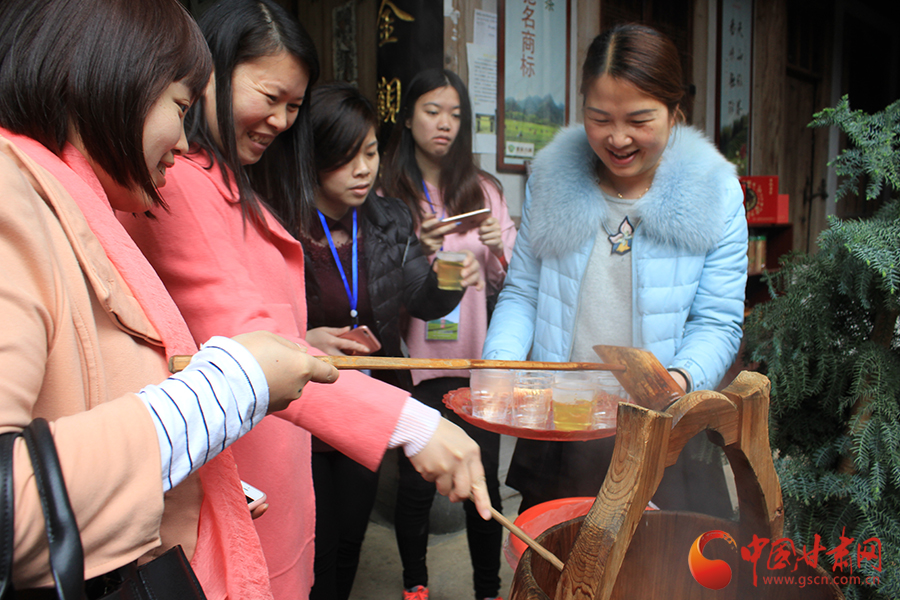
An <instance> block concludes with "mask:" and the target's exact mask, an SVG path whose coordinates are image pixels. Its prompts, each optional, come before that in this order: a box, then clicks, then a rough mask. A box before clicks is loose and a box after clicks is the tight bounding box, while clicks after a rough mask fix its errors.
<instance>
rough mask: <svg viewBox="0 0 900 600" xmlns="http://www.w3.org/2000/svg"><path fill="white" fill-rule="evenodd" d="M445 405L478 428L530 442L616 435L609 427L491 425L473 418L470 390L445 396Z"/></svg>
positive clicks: (459, 390)
mask: <svg viewBox="0 0 900 600" xmlns="http://www.w3.org/2000/svg"><path fill="white" fill-rule="evenodd" d="M444 405H445V406H446V407H447V408H449V409H450V410H452V411H453V412H455V413H456V414H458V415H459V416H460V417H462V419H463V420H464V421H466V422H468V423H471V424H472V425H474V426H476V427H480V428H481V429H485V430H487V431H493V432H494V433H502V434H503V435H511V436H513V437H519V438H525V439H528V440H549V441H556V442H567V441H580V440H599V439H600V438H606V437H610V436H613V435H615V434H616V428H615V427H607V428H604V429H582V430H578V431H557V430H555V429H528V428H527V427H514V426H512V425H503V424H501V423H491V422H490V421H485V420H483V419H479V418H477V417H473V416H472V414H471V413H472V408H471V407H472V401H471V399H470V398H469V388H459V389H458V390H453V391H452V392H447V393H446V394H444Z"/></svg>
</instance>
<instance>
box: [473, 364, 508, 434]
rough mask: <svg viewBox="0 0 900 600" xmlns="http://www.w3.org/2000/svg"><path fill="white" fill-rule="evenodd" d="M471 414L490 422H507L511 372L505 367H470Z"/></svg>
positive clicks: (504, 423)
mask: <svg viewBox="0 0 900 600" xmlns="http://www.w3.org/2000/svg"><path fill="white" fill-rule="evenodd" d="M469 396H470V398H471V399H472V416H473V417H475V418H476V419H482V420H484V421H489V422H491V423H501V424H503V425H506V424H508V423H509V413H510V409H511V408H512V396H513V372H512V371H510V370H507V369H472V371H471V375H470V378H469Z"/></svg>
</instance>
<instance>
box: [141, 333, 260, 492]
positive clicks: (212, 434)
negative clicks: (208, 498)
mask: <svg viewBox="0 0 900 600" xmlns="http://www.w3.org/2000/svg"><path fill="white" fill-rule="evenodd" d="M138 396H139V397H140V398H141V400H143V402H144V404H145V405H146V406H147V410H149V411H150V414H151V416H152V417H153V422H154V424H155V425H156V433H157V436H158V437H159V449H160V456H161V458H162V480H163V489H164V491H166V492H167V491H169V490H170V489H172V488H173V487H175V486H176V485H178V484H179V483H181V482H182V481H183V480H184V479H185V478H186V477H187V476H188V475H190V474H191V473H192V472H193V471H195V470H197V469H199V468H200V467H201V466H203V465H204V464H206V463H207V462H208V461H210V460H212V459H213V458H214V457H215V456H216V455H218V454H219V453H220V452H221V451H222V450H224V449H225V448H227V447H228V446H229V445H230V444H232V443H233V442H235V441H236V440H237V439H238V438H240V437H241V436H242V435H244V434H245V433H247V432H248V431H250V430H251V429H252V428H253V427H254V426H255V425H256V424H257V423H259V422H260V420H262V418H263V417H264V416H265V415H266V411H267V410H268V407H269V386H268V384H267V383H266V376H265V374H264V373H263V370H262V368H261V367H260V366H259V363H257V362H256V359H255V358H253V355H252V354H251V353H250V351H248V350H247V349H246V348H245V347H244V346H242V345H241V344H240V343H238V342H236V341H234V340H232V339H230V338H225V337H218V336H217V337H213V338H211V339H210V340H209V341H208V342H207V343H205V344H204V345H203V347H202V348H201V349H200V352H198V353H197V354H196V355H195V356H194V358H193V360H191V364H190V365H188V367H187V368H186V369H184V370H183V371H181V372H180V373H176V374H175V375H172V376H171V377H169V378H168V379H166V380H165V381H163V382H162V383H161V384H159V385H148V386H147V387H145V388H144V389H142V390H141V391H140V392H139V393H138Z"/></svg>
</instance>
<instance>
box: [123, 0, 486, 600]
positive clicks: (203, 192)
mask: <svg viewBox="0 0 900 600" xmlns="http://www.w3.org/2000/svg"><path fill="white" fill-rule="evenodd" d="M200 26H201V29H202V30H203V32H204V35H205V36H206V39H207V42H208V43H209V47H210V49H211V50H212V53H213V58H214V62H215V73H214V78H213V80H211V82H210V84H209V86H208V87H207V89H206V91H205V93H204V95H203V97H202V98H201V101H200V102H199V103H198V106H197V107H196V108H194V109H193V110H192V111H191V113H189V115H188V123H187V127H188V131H189V139H190V140H191V142H192V143H194V147H193V148H192V151H191V153H190V154H188V155H187V156H185V157H181V158H179V159H178V160H177V161H176V164H175V165H174V166H173V167H172V168H170V169H169V173H168V179H169V184H168V185H167V187H166V189H165V191H164V199H165V202H166V205H167V206H168V209H169V210H168V211H162V210H155V211H153V213H154V218H152V219H148V218H146V217H144V216H134V217H132V216H127V217H125V218H124V219H123V221H122V222H123V223H124V224H125V226H126V228H127V229H128V230H129V232H130V233H131V234H132V236H133V238H134V239H135V241H136V242H137V243H138V245H139V246H140V247H141V249H142V250H143V251H144V253H145V254H146V255H147V256H148V258H149V259H150V261H151V263H153V265H154V267H156V269H157V271H158V272H159V274H160V276H161V277H162V279H163V281H164V282H165V284H166V287H167V288H168V290H169V292H170V293H171V294H172V297H173V298H174V299H175V301H176V303H177V304H178V306H179V308H180V309H181V311H182V314H183V315H184V317H185V320H186V321H187V323H188V326H189V327H190V328H191V332H192V333H193V335H194V338H195V339H198V340H199V339H204V338H205V337H206V336H207V335H208V334H209V332H211V331H226V332H231V333H233V334H237V333H240V332H244V331H250V330H256V329H267V330H270V331H274V332H277V333H279V334H281V335H283V336H285V337H287V338H288V339H291V340H294V341H296V342H298V343H301V344H305V342H304V341H303V338H304V335H305V333H306V303H305V297H306V295H305V284H304V272H303V251H302V247H301V245H300V243H299V242H298V241H297V240H296V239H295V238H294V237H292V236H291V234H290V233H289V232H288V231H289V230H291V229H292V228H293V229H296V225H297V223H298V222H299V220H300V219H301V218H305V217H306V215H307V214H308V213H307V212H305V211H309V210H310V209H311V208H312V207H313V204H312V199H313V197H314V196H313V185H312V183H313V179H312V178H313V177H314V170H313V167H312V161H311V155H310V152H311V147H312V145H311V134H310V130H309V126H308V117H307V107H306V104H305V103H304V98H305V96H306V90H307V87H308V85H310V84H312V83H313V82H314V81H315V79H316V78H317V75H318V58H317V56H316V52H315V47H314V46H313V44H312V41H311V40H310V38H309V36H308V35H307V34H306V32H305V31H304V30H303V29H302V27H301V26H300V25H299V23H297V22H296V21H295V20H294V19H293V18H292V17H290V16H289V15H288V14H287V13H286V12H285V11H284V9H282V8H281V7H280V6H279V5H278V4H277V3H275V2H272V1H271V0H221V1H220V2H219V3H218V4H216V5H214V6H213V7H211V8H210V9H209V10H208V11H207V12H206V13H204V15H203V17H202V19H201V20H200ZM270 146H271V148H270ZM269 206H272V207H273V208H276V209H277V210H276V211H275V212H277V214H280V215H284V221H279V219H276V218H275V217H274V216H273V211H271V210H270V209H269ZM465 275H466V276H467V277H468V278H469V279H470V282H471V283H477V282H478V280H479V278H480V272H479V271H478V270H477V269H470V270H469V271H468V272H466V273H465ZM310 432H312V433H314V434H315V435H316V437H318V438H320V439H322V440H323V441H325V442H326V443H328V444H329V445H331V446H332V447H334V448H336V449H339V450H340V451H342V452H343V453H344V454H346V455H348V456H350V457H351V458H353V459H354V460H356V461H357V462H360V463H361V464H363V465H365V466H366V467H368V468H370V469H375V468H376V467H377V466H378V464H379V463H380V461H381V457H382V454H383V453H384V451H385V450H386V449H387V448H389V447H395V446H400V445H402V446H403V447H404V452H405V454H407V455H410V457H411V460H412V461H413V463H414V464H415V465H416V467H417V469H418V470H419V472H420V473H423V474H424V475H425V476H426V477H428V478H429V479H435V478H436V479H437V483H438V488H439V489H441V491H442V492H444V493H449V494H450V497H451V499H458V500H461V499H465V498H467V497H469V495H470V494H471V493H472V491H473V486H472V483H473V482H474V483H475V486H476V487H475V498H476V500H477V502H478V504H479V507H480V508H481V510H482V513H481V514H482V515H484V516H488V514H489V510H488V500H487V496H486V493H485V488H484V486H483V470H482V468H481V464H480V459H479V453H478V449H477V446H476V445H475V444H474V442H472V441H471V440H470V439H468V438H467V437H466V436H465V435H464V434H463V433H462V432H461V430H460V429H459V428H458V427H456V426H455V425H452V424H450V423H449V422H447V421H445V420H442V419H440V417H439V415H438V413H437V412H436V411H434V410H432V409H429V408H427V407H425V406H423V405H422V404H420V403H418V402H416V401H414V400H412V399H410V398H409V394H408V393H407V392H405V391H403V390H400V389H398V388H394V387H391V386H389V385H386V384H383V383H381V382H379V381H376V380H374V379H371V378H368V377H365V376H364V375H362V374H360V373H358V372H354V371H345V372H344V373H343V374H342V376H341V378H340V380H339V383H338V384H337V385H335V386H332V387H330V388H327V389H326V388H322V387H321V386H310V387H308V388H307V389H306V390H305V392H304V394H303V396H302V397H301V398H300V400H299V402H297V403H295V404H293V405H292V406H291V407H290V409H289V410H286V411H283V412H281V413H279V414H277V415H273V416H271V417H270V418H267V419H264V420H263V423H262V424H261V425H260V427H259V428H258V429H257V430H256V431H254V432H252V433H251V434H250V435H248V436H246V438H245V439H244V440H243V441H242V442H241V443H240V444H238V445H236V447H235V448H234V454H235V458H236V460H237V465H238V470H239V472H240V474H241V477H242V478H243V479H244V480H245V481H247V482H248V483H250V484H251V485H253V486H255V487H257V488H259V489H261V490H262V491H263V492H265V493H266V494H267V496H268V501H269V505H270V507H269V509H268V511H267V513H266V514H265V515H263V516H262V517H260V518H259V519H257V520H256V522H255V523H256V526H257V531H258V532H259V536H260V540H261V541H262V545H263V549H264V552H265V555H266V559H267V561H268V566H269V574H270V577H271V581H272V587H273V591H274V593H275V597H276V598H279V599H287V598H292V599H293V598H304V597H306V595H307V594H308V592H309V589H310V587H311V584H312V575H313V573H312V566H313V555H314V544H313V534H314V515H315V505H314V498H313V488H312V478H311V469H310V456H311V455H310ZM457 452H460V453H461V454H460V455H459V458H457V457H455V456H453V454H455V453H457ZM441 464H445V465H446V467H444V468H441V470H438V469H439V465H441Z"/></svg>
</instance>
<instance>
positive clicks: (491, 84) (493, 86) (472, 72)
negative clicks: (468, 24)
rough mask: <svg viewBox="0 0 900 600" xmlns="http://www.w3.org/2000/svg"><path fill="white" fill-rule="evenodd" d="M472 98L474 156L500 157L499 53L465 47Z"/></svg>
mask: <svg viewBox="0 0 900 600" xmlns="http://www.w3.org/2000/svg"><path fill="white" fill-rule="evenodd" d="M466 55H467V56H468V67H469V96H471V98H472V115H473V118H472V121H473V127H474V128H475V131H474V137H473V139H474V148H473V150H474V152H476V153H478V154H496V153H497V49H496V46H481V45H478V44H466Z"/></svg>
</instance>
